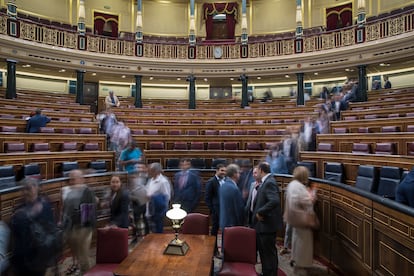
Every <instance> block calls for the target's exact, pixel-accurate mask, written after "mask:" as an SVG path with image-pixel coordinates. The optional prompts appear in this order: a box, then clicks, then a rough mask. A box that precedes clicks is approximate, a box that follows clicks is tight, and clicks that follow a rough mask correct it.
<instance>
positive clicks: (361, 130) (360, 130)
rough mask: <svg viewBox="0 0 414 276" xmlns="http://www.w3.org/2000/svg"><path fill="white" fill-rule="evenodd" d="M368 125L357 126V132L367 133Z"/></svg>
mask: <svg viewBox="0 0 414 276" xmlns="http://www.w3.org/2000/svg"><path fill="white" fill-rule="evenodd" d="M369 132H370V130H369V127H359V128H358V133H369Z"/></svg>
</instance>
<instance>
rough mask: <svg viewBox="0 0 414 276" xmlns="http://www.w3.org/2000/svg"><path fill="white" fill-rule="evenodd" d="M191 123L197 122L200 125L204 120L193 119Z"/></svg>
mask: <svg viewBox="0 0 414 276" xmlns="http://www.w3.org/2000/svg"><path fill="white" fill-rule="evenodd" d="M191 123H192V124H196V125H200V124H202V123H203V121H202V120H192V121H191Z"/></svg>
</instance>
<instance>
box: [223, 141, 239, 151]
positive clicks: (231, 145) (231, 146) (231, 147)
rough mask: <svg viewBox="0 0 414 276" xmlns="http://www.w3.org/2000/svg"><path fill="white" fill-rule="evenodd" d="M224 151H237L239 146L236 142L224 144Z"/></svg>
mask: <svg viewBox="0 0 414 276" xmlns="http://www.w3.org/2000/svg"><path fill="white" fill-rule="evenodd" d="M223 147H224V150H238V149H239V144H238V143H237V142H224V143H223Z"/></svg>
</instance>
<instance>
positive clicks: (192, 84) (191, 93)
mask: <svg viewBox="0 0 414 276" xmlns="http://www.w3.org/2000/svg"><path fill="white" fill-rule="evenodd" d="M195 80H196V78H195V77H194V75H189V76H188V77H187V81H188V82H190V87H189V89H188V90H189V96H188V108H189V109H196V99H195Z"/></svg>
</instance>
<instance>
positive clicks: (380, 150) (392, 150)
mask: <svg viewBox="0 0 414 276" xmlns="http://www.w3.org/2000/svg"><path fill="white" fill-rule="evenodd" d="M375 153H376V154H390V155H392V154H396V145H395V143H377V144H376V146H375Z"/></svg>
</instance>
